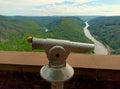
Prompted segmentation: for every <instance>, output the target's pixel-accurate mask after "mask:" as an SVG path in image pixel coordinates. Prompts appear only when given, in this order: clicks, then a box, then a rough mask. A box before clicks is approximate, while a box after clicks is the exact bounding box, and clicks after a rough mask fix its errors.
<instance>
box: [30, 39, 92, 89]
mask: <svg viewBox="0 0 120 89" xmlns="http://www.w3.org/2000/svg"><path fill="white" fill-rule="evenodd" d="M28 41H29V42H30V43H32V48H33V49H41V50H45V51H46V54H47V58H48V61H49V63H48V64H47V65H44V66H43V67H42V68H41V70H40V75H41V77H42V78H43V79H45V80H47V81H49V82H51V84H52V86H51V87H52V89H63V83H64V82H65V81H67V80H69V79H70V78H71V77H72V76H73V74H74V70H73V68H72V67H71V66H70V65H69V64H68V63H66V59H67V57H68V55H69V54H70V52H77V53H85V52H88V51H90V50H91V49H92V48H94V44H87V43H80V42H72V41H68V40H57V39H40V38H35V37H29V38H28Z"/></svg>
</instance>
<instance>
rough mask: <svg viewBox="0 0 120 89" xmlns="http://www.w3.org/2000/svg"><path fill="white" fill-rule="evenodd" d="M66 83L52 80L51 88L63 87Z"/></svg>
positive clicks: (61, 88) (59, 88) (60, 88)
mask: <svg viewBox="0 0 120 89" xmlns="http://www.w3.org/2000/svg"><path fill="white" fill-rule="evenodd" d="M63 86H64V83H63V82H52V83H51V89H63Z"/></svg>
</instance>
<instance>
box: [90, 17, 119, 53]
mask: <svg viewBox="0 0 120 89" xmlns="http://www.w3.org/2000/svg"><path fill="white" fill-rule="evenodd" d="M89 29H90V30H91V32H92V34H93V35H96V36H95V37H96V38H97V39H99V40H101V41H102V42H104V44H107V45H109V46H110V47H111V48H112V49H113V50H114V51H113V52H112V53H113V54H118V53H120V50H118V49H119V48H120V16H112V17H99V18H95V19H93V20H91V21H90V28H89Z"/></svg>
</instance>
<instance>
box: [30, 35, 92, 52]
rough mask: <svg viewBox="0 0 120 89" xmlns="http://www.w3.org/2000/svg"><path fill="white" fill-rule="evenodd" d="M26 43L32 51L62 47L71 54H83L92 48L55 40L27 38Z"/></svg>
mask: <svg viewBox="0 0 120 89" xmlns="http://www.w3.org/2000/svg"><path fill="white" fill-rule="evenodd" d="M28 41H29V42H31V43H32V48H33V49H42V50H48V49H49V48H51V47H53V46H62V47H64V48H65V49H67V50H69V51H71V52H77V53H84V52H88V51H90V50H91V49H93V48H94V44H88V43H81V42H72V41H69V40H57V39H40V38H35V37H30V38H28Z"/></svg>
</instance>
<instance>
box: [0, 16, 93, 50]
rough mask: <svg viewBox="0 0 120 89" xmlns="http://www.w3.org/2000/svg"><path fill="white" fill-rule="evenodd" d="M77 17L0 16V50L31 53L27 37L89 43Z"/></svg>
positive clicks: (82, 23) (81, 23)
mask: <svg viewBox="0 0 120 89" xmlns="http://www.w3.org/2000/svg"><path fill="white" fill-rule="evenodd" d="M84 25H85V24H84V22H83V21H82V20H81V19H80V18H77V17H54V16H53V17H23V16H16V17H9V16H0V50H14V51H31V46H30V44H28V42H27V40H26V39H27V37H28V36H35V37H40V38H56V39H66V40H72V41H79V42H90V43H91V41H90V40H89V39H87V38H86V37H85V35H84V33H83V26H84Z"/></svg>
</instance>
